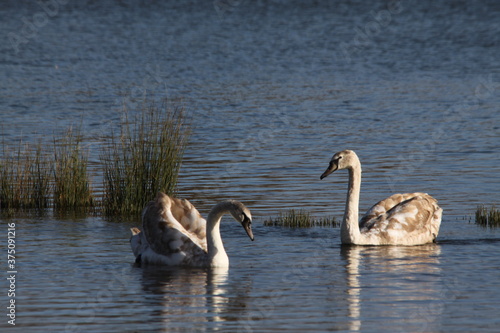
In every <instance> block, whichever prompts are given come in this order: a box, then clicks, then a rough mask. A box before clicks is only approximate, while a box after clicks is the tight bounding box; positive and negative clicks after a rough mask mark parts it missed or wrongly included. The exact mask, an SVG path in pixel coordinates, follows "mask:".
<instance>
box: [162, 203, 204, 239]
mask: <svg viewBox="0 0 500 333" xmlns="http://www.w3.org/2000/svg"><path fill="white" fill-rule="evenodd" d="M168 198H169V199H170V202H171V206H170V210H171V212H172V216H173V217H174V218H175V219H176V220H177V221H178V222H179V223H180V224H181V225H182V227H183V228H184V229H185V230H186V231H189V232H190V233H191V235H192V236H193V237H196V238H197V240H198V241H199V242H201V243H203V242H205V243H206V239H207V235H206V230H207V227H206V226H207V221H206V220H205V219H204V218H203V217H201V215H200V213H199V212H198V210H197V209H196V208H195V207H194V206H193V204H191V202H189V200H187V199H178V198H171V197H168ZM204 248H205V249H206V246H205V247H204Z"/></svg>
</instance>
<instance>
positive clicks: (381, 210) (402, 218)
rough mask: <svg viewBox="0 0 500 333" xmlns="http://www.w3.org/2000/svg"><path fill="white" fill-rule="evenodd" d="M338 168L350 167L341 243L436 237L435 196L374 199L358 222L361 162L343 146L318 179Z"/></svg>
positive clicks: (400, 242) (410, 242)
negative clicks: (376, 200)
mask: <svg viewBox="0 0 500 333" xmlns="http://www.w3.org/2000/svg"><path fill="white" fill-rule="evenodd" d="M341 169H347V170H348V171H349V188H348V192H347V202H346V207H345V213H344V219H343V221H342V225H341V227H340V235H341V240H342V244H358V245H419V244H426V243H431V242H433V241H435V239H436V237H437V235H438V232H439V226H440V224H441V214H442V212H443V210H442V209H441V208H440V207H439V206H438V205H437V200H436V199H434V198H433V197H431V196H430V195H428V194H427V193H405V194H394V195H392V196H390V197H389V198H387V199H385V200H382V201H379V202H377V203H376V204H375V205H374V206H373V207H372V208H370V210H368V212H367V213H366V214H365V216H364V217H363V218H362V219H361V220H360V221H359V223H358V208H359V191H360V187H361V163H360V162H359V158H358V156H357V155H356V153H355V152H353V151H352V150H344V151H341V152H338V153H336V154H335V155H333V157H332V159H331V161H330V165H329V166H328V168H327V169H326V171H325V172H324V173H323V174H322V175H321V177H320V179H323V178H325V177H326V176H328V175H329V174H331V173H332V172H334V171H336V170H341Z"/></svg>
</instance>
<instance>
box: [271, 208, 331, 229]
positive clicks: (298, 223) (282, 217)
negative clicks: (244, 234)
mask: <svg viewBox="0 0 500 333" xmlns="http://www.w3.org/2000/svg"><path fill="white" fill-rule="evenodd" d="M264 225H266V226H279V227H287V228H311V227H332V228H333V227H337V226H338V225H339V223H338V222H337V220H336V219H335V218H334V217H332V218H314V217H312V216H311V214H310V213H309V212H307V211H305V210H302V209H301V210H295V209H290V210H288V211H285V212H280V214H279V216H278V217H277V218H271V219H269V220H266V221H264Z"/></svg>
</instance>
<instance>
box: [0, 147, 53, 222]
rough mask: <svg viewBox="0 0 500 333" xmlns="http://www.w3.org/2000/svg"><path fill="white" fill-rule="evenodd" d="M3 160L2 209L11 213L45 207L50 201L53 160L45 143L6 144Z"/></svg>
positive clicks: (0, 163)
mask: <svg viewBox="0 0 500 333" xmlns="http://www.w3.org/2000/svg"><path fill="white" fill-rule="evenodd" d="M3 148H4V149H3V156H2V159H1V160H0V208H1V209H2V213H6V214H7V215H9V214H10V213H12V211H13V210H16V209H39V210H42V209H45V208H47V207H48V205H49V200H50V163H49V159H48V158H47V157H46V156H45V155H44V154H43V150H42V144H41V143H38V144H37V145H36V146H35V147H32V146H31V145H29V144H23V143H22V142H20V143H19V145H18V147H17V148H16V149H15V150H8V149H7V147H6V146H5V145H4V147H3Z"/></svg>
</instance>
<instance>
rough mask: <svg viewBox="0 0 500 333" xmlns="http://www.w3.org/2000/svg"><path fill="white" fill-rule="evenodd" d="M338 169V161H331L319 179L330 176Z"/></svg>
mask: <svg viewBox="0 0 500 333" xmlns="http://www.w3.org/2000/svg"><path fill="white" fill-rule="evenodd" d="M337 169H338V166H337V163H334V161H331V162H330V165H329V166H328V168H326V170H325V172H323V174H322V175H321V176H320V177H319V179H323V178H325V177H326V176H328V175H329V174H331V173H332V172H334V171H336V170H337Z"/></svg>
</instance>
